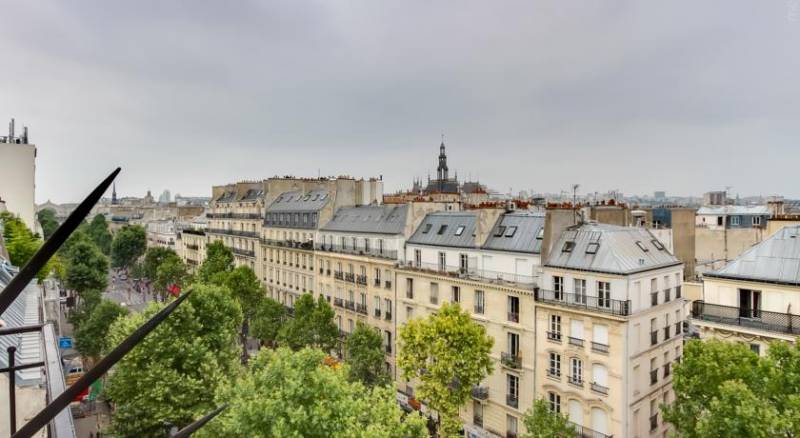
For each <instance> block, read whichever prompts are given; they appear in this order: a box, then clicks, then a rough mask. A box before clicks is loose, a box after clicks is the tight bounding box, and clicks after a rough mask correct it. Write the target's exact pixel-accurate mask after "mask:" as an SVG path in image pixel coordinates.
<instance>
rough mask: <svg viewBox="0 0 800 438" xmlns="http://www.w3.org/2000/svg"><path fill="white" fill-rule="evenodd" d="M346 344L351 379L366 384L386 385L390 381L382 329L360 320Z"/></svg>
mask: <svg viewBox="0 0 800 438" xmlns="http://www.w3.org/2000/svg"><path fill="white" fill-rule="evenodd" d="M345 345H346V347H347V354H346V355H345V357H346V358H347V364H348V366H349V367H348V368H349V373H348V375H349V378H350V380H352V381H359V382H362V383H363V384H364V385H366V386H375V385H385V384H387V383H388V382H389V374H388V373H387V372H386V367H385V366H384V351H383V338H382V337H381V332H380V331H378V330H375V329H374V328H372V327H369V326H368V325H366V324H364V323H362V322H361V321H359V322H358V324H357V325H356V328H355V330H353V333H351V334H350V336H348V337H347V343H346V344H345Z"/></svg>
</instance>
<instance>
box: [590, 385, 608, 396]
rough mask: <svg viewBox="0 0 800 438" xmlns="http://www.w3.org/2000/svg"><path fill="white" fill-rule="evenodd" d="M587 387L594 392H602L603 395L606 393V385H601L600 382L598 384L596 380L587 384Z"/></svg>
mask: <svg viewBox="0 0 800 438" xmlns="http://www.w3.org/2000/svg"><path fill="white" fill-rule="evenodd" d="M589 387H590V388H591V389H592V391H594V392H597V393H599V394H603V395H608V386H603V385H601V384H599V383H597V382H592V384H591V385H589Z"/></svg>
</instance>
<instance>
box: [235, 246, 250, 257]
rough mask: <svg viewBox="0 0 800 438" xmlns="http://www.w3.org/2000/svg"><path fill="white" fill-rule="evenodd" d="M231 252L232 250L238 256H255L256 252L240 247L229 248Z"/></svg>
mask: <svg viewBox="0 0 800 438" xmlns="http://www.w3.org/2000/svg"><path fill="white" fill-rule="evenodd" d="M231 252H233V253H234V254H236V255H240V256H244V257H255V256H256V252H255V251H248V250H246V249H240V248H231Z"/></svg>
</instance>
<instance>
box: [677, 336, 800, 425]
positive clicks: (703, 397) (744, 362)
mask: <svg viewBox="0 0 800 438" xmlns="http://www.w3.org/2000/svg"><path fill="white" fill-rule="evenodd" d="M672 387H673V390H674V391H675V401H674V402H673V403H672V404H671V405H669V406H662V410H663V412H664V420H665V421H668V422H670V423H672V424H673V425H674V426H675V429H676V430H677V432H678V433H679V434H680V435H681V436H685V437H706V436H778V435H783V436H796V435H797V434H798V431H800V347H798V346H797V345H794V346H791V345H789V344H788V343H786V342H782V341H775V342H773V343H771V344H770V346H769V349H768V350H767V355H766V356H764V357H761V356H759V355H757V354H755V353H753V352H752V351H750V349H749V348H748V346H747V345H744V344H740V343H730V342H724V341H719V340H715V339H711V340H707V341H699V340H692V341H689V342H687V343H686V345H685V347H684V354H683V359H682V360H681V362H680V364H677V365H676V366H675V372H674V375H673V378H672ZM712 417H714V418H712ZM776 418H779V419H780V421H776V420H775V419H776Z"/></svg>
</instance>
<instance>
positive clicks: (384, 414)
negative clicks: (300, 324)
mask: <svg viewBox="0 0 800 438" xmlns="http://www.w3.org/2000/svg"><path fill="white" fill-rule="evenodd" d="M324 358H325V353H323V352H322V351H320V350H315V349H303V350H300V351H297V352H292V351H291V350H289V349H286V348H279V349H277V350H268V349H264V350H261V352H259V354H258V356H256V359H255V360H254V361H253V362H252V363H251V364H252V365H251V367H252V368H251V372H250V373H248V374H247V375H245V376H243V377H242V378H241V379H239V380H238V381H237V382H236V383H235V384H233V385H230V386H226V387H223V388H221V389H220V397H219V398H220V400H219V401H220V403H221V402H227V403H229V405H228V408H227V409H226V410H225V411H223V413H222V414H221V415H220V418H219V419H217V420H215V421H213V422H212V423H210V424H209V425H208V427H207V428H204V429H203V430H201V432H200V435H201V436H226V437H247V438H250V437H281V438H283V437H295V438H301V437H332V438H339V437H341V438H344V437H347V438H359V437H365V438H366V437H370V438H373V437H385V438H406V437H408V438H411V437H419V438H422V437H426V436H427V433H426V429H425V422H424V420H423V418H422V417H420V415H419V414H418V413H416V412H415V413H412V414H409V415H408V416H404V415H403V413H402V411H401V410H400V408H399V406H398V405H397V401H396V400H395V394H394V389H393V388H391V387H375V388H366V387H364V386H363V385H362V384H360V383H358V382H349V381H348V380H347V377H346V371H345V370H344V369H342V368H333V367H329V366H327V365H325V364H324V363H323V359H324Z"/></svg>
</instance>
